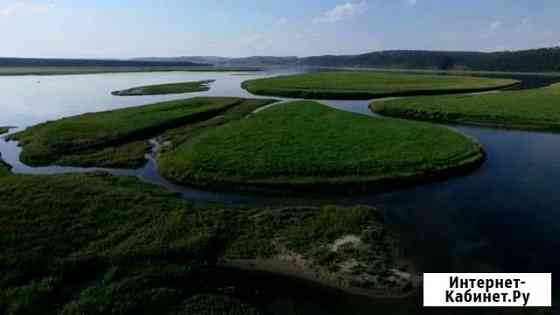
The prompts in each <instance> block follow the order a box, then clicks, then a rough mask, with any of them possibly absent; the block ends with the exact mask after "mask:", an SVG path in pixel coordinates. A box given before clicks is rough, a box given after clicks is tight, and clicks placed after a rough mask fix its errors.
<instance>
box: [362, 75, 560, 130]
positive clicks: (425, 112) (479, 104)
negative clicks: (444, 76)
mask: <svg viewBox="0 0 560 315" xmlns="http://www.w3.org/2000/svg"><path fill="white" fill-rule="evenodd" d="M558 100H560V84H553V85H550V86H548V87H544V88H538V89H532V90H522V91H504V92H500V93H488V94H479V95H461V96H457V95H455V96H453V95H448V96H425V97H414V98H405V99H397V100H387V101H381V102H373V103H371V104H370V108H371V109H372V110H373V111H375V112H377V113H379V114H382V115H386V116H394V117H401V118H407V119H416V120H426V121H436V122H451V123H461V124H474V125H482V126H492V127H502V128H511V129H526V130H542V131H555V132H557V131H560V106H558V104H559V103H558Z"/></svg>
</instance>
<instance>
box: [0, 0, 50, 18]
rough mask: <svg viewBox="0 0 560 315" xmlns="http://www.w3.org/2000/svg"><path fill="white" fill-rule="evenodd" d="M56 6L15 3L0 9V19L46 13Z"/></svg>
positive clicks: (27, 1)
mask: <svg viewBox="0 0 560 315" xmlns="http://www.w3.org/2000/svg"><path fill="white" fill-rule="evenodd" d="M53 6H54V5H53V4H51V3H48V2H43V3H36V2H35V1H30V0H19V1H14V2H12V3H10V4H8V5H5V6H3V7H0V17H2V16H3V17H10V16H15V15H19V14H30V13H31V14H32V13H44V12H47V11H49V10H50V9H51V8H52V7H53Z"/></svg>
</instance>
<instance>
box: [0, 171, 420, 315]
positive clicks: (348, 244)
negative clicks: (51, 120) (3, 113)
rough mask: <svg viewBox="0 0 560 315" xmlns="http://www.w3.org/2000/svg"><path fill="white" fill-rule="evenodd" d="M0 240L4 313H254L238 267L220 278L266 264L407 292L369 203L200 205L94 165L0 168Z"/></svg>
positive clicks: (361, 288)
mask: <svg viewBox="0 0 560 315" xmlns="http://www.w3.org/2000/svg"><path fill="white" fill-rule="evenodd" d="M0 169H1V168H0ZM0 174H1V173H0ZM0 247H1V248H2V251H1V252H0V270H1V271H2V272H1V273H0V313H2V314H7V315H15V314H39V313H40V314H47V315H49V314H64V315H74V314H75V315H78V314H124V315H127V314H130V315H132V314H169V315H181V314H224V315H225V314H228V315H242V314H243V315H245V314H249V315H251V314H264V313H262V312H261V310H260V309H259V306H260V305H261V304H260V303H261V302H262V301H258V300H254V299H258V296H256V297H247V296H246V295H244V294H243V292H245V291H244V286H245V289H246V287H251V283H247V282H246V277H241V278H242V279H243V280H238V281H239V283H238V284H236V285H235V287H234V288H233V289H231V285H232V282H233V281H235V280H234V279H236V278H240V277H239V273H244V272H248V271H247V269H249V270H256V271H258V270H270V271H272V272H274V273H282V272H280V271H279V270H278V269H276V268H278V266H280V267H281V268H282V269H280V270H289V271H290V273H289V274H290V275H294V276H297V277H301V278H304V279H312V280H313V281H316V282H319V283H328V284H329V285H332V286H335V287H336V288H338V289H341V290H346V291H348V292H356V291H354V290H358V292H360V293H362V294H366V295H370V296H378V295H382V296H383V297H387V296H391V297H404V296H406V295H407V294H411V293H412V292H414V291H415V290H414V285H413V284H412V280H411V275H410V273H409V272H408V271H407V269H406V267H404V266H403V264H402V263H401V262H399V257H398V255H397V253H398V252H399V250H398V241H397V238H396V237H395V235H394V234H393V233H392V232H391V231H390V230H388V229H387V227H386V226H385V224H384V223H383V219H382V213H381V212H379V211H377V210H375V209H372V208H365V207H354V208H338V207H322V208H279V209H268V208H263V209H251V208H232V207H226V206H217V205H216V206H212V207H210V206H205V207H202V206H196V205H193V204H190V203H188V202H186V201H184V200H182V199H180V198H179V197H178V196H176V195H175V194H172V193H169V192H167V191H165V190H164V189H161V188H158V187H155V186H152V185H148V184H145V183H141V182H140V181H139V180H137V179H135V178H128V177H114V176H110V175H107V174H104V173H94V174H87V175H56V176H30V175H25V176H23V175H10V174H5V175H0ZM266 266H272V267H275V268H272V267H270V268H267V267H266ZM84 271H87V272H84ZM236 275H237V276H236ZM233 283H235V282H233ZM237 288H239V291H238V289H237Z"/></svg>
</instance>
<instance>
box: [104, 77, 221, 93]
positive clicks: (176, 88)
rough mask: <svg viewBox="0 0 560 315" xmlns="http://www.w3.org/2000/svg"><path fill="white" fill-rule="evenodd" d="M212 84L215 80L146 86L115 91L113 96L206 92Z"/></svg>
mask: <svg viewBox="0 0 560 315" xmlns="http://www.w3.org/2000/svg"><path fill="white" fill-rule="evenodd" d="M212 82H214V80H206V81H196V82H183V83H168V84H157V85H146V86H139V87H134V88H130V89H126V90H121V91H114V92H112V93H111V94H113V95H116V96H137V95H164V94H183V93H194V92H204V91H208V90H210V86H208V84H210V83H212Z"/></svg>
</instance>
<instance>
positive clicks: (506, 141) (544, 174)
mask: <svg viewBox="0 0 560 315" xmlns="http://www.w3.org/2000/svg"><path fill="white" fill-rule="evenodd" d="M275 74H276V73H261V74H243V75H238V74H231V73H179V72H168V73H132V74H101V75H76V76H43V77H37V76H22V77H0V85H1V86H2V87H3V89H2V90H3V93H2V96H1V97H0V113H2V114H1V115H0V126H2V125H7V126H17V127H20V128H23V127H27V126H31V125H33V124H36V123H40V122H43V121H46V120H53V119H58V118H61V117H64V116H70V115H75V114H81V113H85V112H95V111H101V110H108V109H115V108H122V107H128V106H137V105H141V104H146V103H152V102H157V101H165V100H171V99H180V98H185V97H191V96H198V95H216V96H242V97H251V95H250V94H249V93H247V92H245V91H244V90H242V89H241V88H240V84H241V82H242V81H244V80H247V79H252V78H257V77H262V76H269V75H275ZM207 79H215V80H216V82H215V83H213V84H212V89H211V90H210V91H209V92H204V93H195V94H188V95H173V96H140V97H138V96H137V97H117V96H112V95H110V92H111V91H113V90H119V89H126V88H130V87H133V86H138V85H146V84H159V83H166V82H179V81H191V80H207ZM543 80H544V81H545V82H546V83H548V82H549V81H547V80H551V79H543ZM537 81H538V82H541V81H539V80H535V81H534V82H537ZM531 82H533V81H531ZM535 85H540V84H536V83H535V84H532V85H531V84H528V85H527V86H530V87H533V86H535ZM324 103H326V104H327V105H329V106H333V107H336V108H340V109H343V110H348V111H352V112H356V113H360V114H366V115H372V113H370V111H369V109H368V108H367V103H368V102H364V101H325V102H324ZM559 106H560V103H559ZM450 128H454V129H456V130H459V131H461V132H463V133H464V134H466V135H469V136H471V137H473V138H476V139H477V140H478V141H479V142H480V143H481V144H482V145H483V146H484V148H485V149H486V151H487V153H488V160H487V161H486V163H484V165H483V166H482V167H481V168H480V169H478V170H477V171H475V172H473V173H471V174H470V175H468V176H464V177H458V178H454V179H450V180H447V181H444V182H437V183H433V184H426V185H421V186H417V187H414V188H410V189H404V190H398V191H393V192H387V193H378V194H368V195H363V196H353V197H340V198H336V199H333V198H332V197H329V199H328V200H323V199H322V198H316V197H314V198H313V201H310V199H308V198H306V197H301V198H296V199H295V200H292V199H291V200H290V202H295V203H300V204H301V203H311V202H313V203H315V202H321V203H339V204H344V205H350V204H367V205H373V206H377V207H379V208H381V209H384V210H385V211H386V213H387V217H388V219H389V223H390V224H392V225H393V226H394V227H395V228H396V229H397V230H399V231H400V232H401V234H402V236H403V244H404V247H405V254H406V255H407V256H408V257H409V258H410V259H412V260H413V261H415V262H416V265H417V266H418V271H419V272H453V271H455V272H471V271H472V272H483V271H489V272H491V271H499V272H560V207H559V205H560V188H559V186H558V185H559V184H558V183H560V134H547V133H538V132H523V131H507V130H497V129H488V128H473V127H459V126H452V127H450ZM0 152H1V153H2V156H3V158H4V159H5V160H6V161H7V162H8V163H9V164H11V165H12V166H14V171H15V172H17V173H32V174H53V173H60V172H80V171H85V170H84V169H79V168H77V169H76V168H59V167H47V168H30V167H28V166H26V165H23V164H21V163H20V162H19V152H20V149H19V148H17V147H16V145H15V143H13V142H12V143H7V142H4V141H0ZM109 171H110V172H112V173H114V174H117V175H131V176H132V175H136V176H138V177H140V178H141V179H143V180H145V181H148V182H152V183H156V184H158V185H162V186H165V187H167V188H169V189H171V190H173V191H176V192H180V193H181V194H182V195H183V196H184V197H185V198H187V199H189V200H195V201H200V202H221V203H231V204H276V203H282V202H284V201H285V199H283V198H281V197H265V196H255V195H253V196H251V195H238V194H227V193H216V192H207V191H200V190H197V189H191V188H188V187H180V186H177V185H173V184H171V183H169V182H167V181H166V180H165V179H163V178H161V177H159V176H158V174H157V167H156V165H155V163H154V162H153V161H152V160H150V161H149V162H148V163H147V165H146V166H145V167H144V168H142V169H140V170H109ZM265 283H266V281H265ZM558 285H559V283H558V282H556V283H555V287H558ZM293 292H294V294H292V295H289V296H287V297H282V298H278V299H280V300H281V301H276V300H274V299H273V300H274V301H272V302H271V303H278V305H282V307H288V306H289V305H291V304H290V303H296V304H297V303H304V304H305V303H308V304H310V306H309V307H312V308H313V307H314V308H315V309H317V310H319V311H318V312H319V313H320V310H321V309H322V306H325V305H331V304H332V303H334V302H333V301H338V302H336V303H338V304H340V303H342V302H340V301H339V299H340V298H333V300H331V303H328V302H326V300H325V299H322V298H317V296H315V298H313V297H310V296H306V295H305V293H304V292H306V291H302V290H295V289H294V291H293ZM296 292H297V293H296ZM263 294H264V293H263ZM325 294H327V293H325ZM275 296H276V295H275ZM333 296H335V295H333ZM286 301H289V302H286ZM345 301H347V302H348V303H350V300H349V299H348V298H345ZM339 302H340V303H339ZM352 303H353V304H352V305H354V306H356V305H358V306H356V308H357V309H359V310H360V311H358V310H357V313H365V314H367V312H365V311H364V312H362V307H365V308H364V309H369V310H371V303H372V302H371V301H370V302H363V301H360V302H355V303H354V302H352ZM376 303H381V304H383V305H390V304H391V303H390V302H386V301H385V302H379V301H377V302H376ZM387 303H388V304H387ZM413 304H414V303H413ZM364 305H366V306H364ZM329 307H330V306H329ZM404 309H406V308H404Z"/></svg>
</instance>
